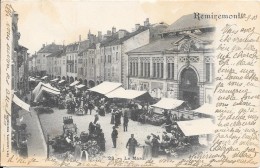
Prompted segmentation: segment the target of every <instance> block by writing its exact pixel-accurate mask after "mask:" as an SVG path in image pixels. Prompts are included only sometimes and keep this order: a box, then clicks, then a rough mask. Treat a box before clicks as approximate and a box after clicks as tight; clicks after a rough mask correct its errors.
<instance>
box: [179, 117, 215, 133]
mask: <svg viewBox="0 0 260 168" xmlns="http://www.w3.org/2000/svg"><path fill="white" fill-rule="evenodd" d="M177 124H178V126H179V127H180V129H181V130H182V132H183V133H184V135H185V136H194V135H203V134H213V133H214V127H215V125H214V124H213V122H212V120H211V119H210V118H204V119H197V120H188V121H178V122H177Z"/></svg>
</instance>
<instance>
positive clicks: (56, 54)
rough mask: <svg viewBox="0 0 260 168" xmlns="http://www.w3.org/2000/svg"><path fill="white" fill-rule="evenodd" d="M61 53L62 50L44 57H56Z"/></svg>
mask: <svg viewBox="0 0 260 168" xmlns="http://www.w3.org/2000/svg"><path fill="white" fill-rule="evenodd" d="M62 53H63V50H59V51H56V52H54V53H52V54H50V55H47V56H46V57H58V56H60V55H61V54H62Z"/></svg>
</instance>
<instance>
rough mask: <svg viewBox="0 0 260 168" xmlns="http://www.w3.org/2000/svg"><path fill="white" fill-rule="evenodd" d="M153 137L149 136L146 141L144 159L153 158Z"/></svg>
mask: <svg viewBox="0 0 260 168" xmlns="http://www.w3.org/2000/svg"><path fill="white" fill-rule="evenodd" d="M150 138H151V136H150V135H148V136H147V139H146V140H145V141H144V143H145V145H144V151H143V159H145V160H149V159H151V158H152V142H151V139H150Z"/></svg>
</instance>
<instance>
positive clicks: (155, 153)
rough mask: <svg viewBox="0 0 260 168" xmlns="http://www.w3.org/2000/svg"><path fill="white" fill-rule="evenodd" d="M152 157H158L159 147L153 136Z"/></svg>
mask: <svg viewBox="0 0 260 168" xmlns="http://www.w3.org/2000/svg"><path fill="white" fill-rule="evenodd" d="M152 144H153V146H152V156H153V157H158V155H159V147H160V143H159V141H158V139H157V137H156V136H155V135H154V136H153V139H152Z"/></svg>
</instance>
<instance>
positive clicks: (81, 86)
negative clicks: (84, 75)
mask: <svg viewBox="0 0 260 168" xmlns="http://www.w3.org/2000/svg"><path fill="white" fill-rule="evenodd" d="M83 87H85V85H83V84H80V85H78V86H76V88H78V89H81V88H83Z"/></svg>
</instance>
